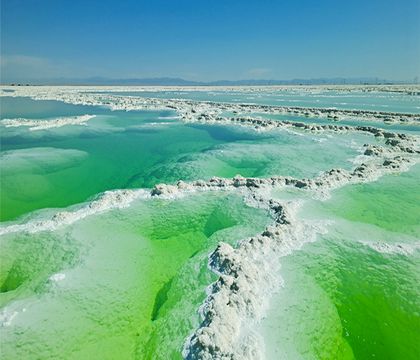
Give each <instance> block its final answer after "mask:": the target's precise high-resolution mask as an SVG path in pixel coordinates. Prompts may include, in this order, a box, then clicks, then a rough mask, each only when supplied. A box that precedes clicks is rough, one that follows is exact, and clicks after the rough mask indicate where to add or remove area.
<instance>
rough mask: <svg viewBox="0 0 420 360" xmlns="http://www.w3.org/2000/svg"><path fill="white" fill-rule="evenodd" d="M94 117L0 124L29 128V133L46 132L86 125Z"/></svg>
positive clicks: (17, 120)
mask: <svg viewBox="0 0 420 360" xmlns="http://www.w3.org/2000/svg"><path fill="white" fill-rule="evenodd" d="M95 116H96V115H80V116H66V117H58V118H54V119H50V120H41V119H24V118H18V119H3V120H2V122H1V123H2V124H3V125H4V126H5V127H7V128H8V127H21V126H26V127H29V130H30V131H36V130H46V129H51V128H58V127H62V126H66V125H86V123H87V122H88V121H89V120H90V119H93V118H94V117H95Z"/></svg>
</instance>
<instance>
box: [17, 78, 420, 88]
mask: <svg viewBox="0 0 420 360" xmlns="http://www.w3.org/2000/svg"><path fill="white" fill-rule="evenodd" d="M414 82H416V81H414ZM408 83H410V84H411V83H413V82H412V81H395V80H386V79H379V78H338V77H337V78H319V79H293V80H267V79H246V80H217V81H209V82H205V81H192V80H185V79H181V78H171V77H159V78H132V79H112V78H105V77H90V78H80V79H69V78H56V79H43V80H32V81H28V82H19V83H18V82H15V83H13V85H18V84H19V85H27V84H30V85H139V86H141V85H143V86H246V85H250V86H252V85H253V86H258V85H262V86H264V85H334V84H337V85H343V84H349V85H354V84H408Z"/></svg>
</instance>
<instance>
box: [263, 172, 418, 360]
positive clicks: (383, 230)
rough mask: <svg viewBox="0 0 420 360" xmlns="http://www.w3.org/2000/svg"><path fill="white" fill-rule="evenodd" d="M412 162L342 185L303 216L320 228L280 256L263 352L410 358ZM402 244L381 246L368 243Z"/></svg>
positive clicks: (414, 231)
mask: <svg viewBox="0 0 420 360" xmlns="http://www.w3.org/2000/svg"><path fill="white" fill-rule="evenodd" d="M419 176H420V167H419V166H416V167H414V168H413V169H412V170H411V171H410V172H408V173H405V174H402V175H398V176H386V177H384V178H383V179H380V180H379V181H377V182H375V183H368V184H363V185H355V186H347V187H344V188H342V189H339V190H337V191H335V192H334V194H333V196H332V198H331V199H330V200H327V201H325V202H323V203H317V202H316V203H312V204H310V205H309V206H308V207H307V208H305V210H304V211H303V214H302V215H303V216H304V217H308V218H310V219H312V220H314V219H320V220H322V219H329V220H330V221H332V223H331V224H330V225H327V229H328V233H326V234H324V235H320V236H319V239H318V240H317V241H316V242H314V243H309V244H307V245H305V246H304V247H303V249H302V250H300V251H296V252H295V253H293V254H292V255H290V256H288V257H285V258H284V259H283V260H282V269H281V275H282V277H283V278H284V281H285V286H284V288H283V289H282V290H280V292H279V293H278V294H276V295H275V296H274V298H273V300H272V303H271V307H270V310H269V311H268V314H267V317H266V319H265V320H264V321H263V322H262V326H261V329H262V330H261V332H262V333H263V334H264V336H265V339H266V346H267V354H268V358H270V359H271V358H273V359H274V358H277V359H291V358H303V359H313V358H317V359H417V358H418V354H419V346H418V344H419V343H420V331H419V330H420V313H419V308H420V301H419V298H420V297H419V296H420V292H419V287H418V283H419V280H420V278H419V266H418V264H419V261H420V252H419V250H418V248H417V250H416V246H417V247H418V244H419V242H420V236H419V234H420V205H419V204H420V201H419V198H418V194H419V193H420V183H419V181H418V179H419ZM370 243H372V244H376V243H379V244H390V245H396V244H397V243H400V244H403V245H404V246H406V248H408V249H413V250H412V251H411V252H410V253H408V254H400V253H394V254H388V253H381V252H378V251H376V250H374V249H372V248H371V247H370V246H369V244H370Z"/></svg>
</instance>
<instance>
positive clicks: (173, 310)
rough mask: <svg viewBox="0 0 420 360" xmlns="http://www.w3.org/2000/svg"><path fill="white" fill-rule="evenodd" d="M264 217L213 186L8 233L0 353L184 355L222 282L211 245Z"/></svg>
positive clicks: (258, 224) (247, 230)
mask: <svg viewBox="0 0 420 360" xmlns="http://www.w3.org/2000/svg"><path fill="white" fill-rule="evenodd" d="M267 221H268V217H267V215H266V214H265V212H263V211H261V210H255V209H252V208H249V207H247V206H246V205H244V203H243V202H242V199H241V198H240V197H238V196H233V195H229V194H228V193H227V194H226V193H209V194H197V195H190V196H188V197H186V198H181V199H178V200H155V199H153V200H142V201H137V202H136V203H135V204H133V205H132V206H131V207H130V208H127V209H123V210H113V211H109V212H107V213H104V214H100V215H96V216H91V217H89V218H86V219H85V220H81V221H79V222H77V223H75V224H74V225H72V226H68V227H65V228H62V229H59V230H57V231H55V232H54V233H49V232H42V233H37V234H34V235H25V234H20V233H18V234H10V235H7V236H3V237H2V238H1V243H0V244H1V253H0V254H1V261H0V266H1V267H0V269H1V271H0V284H1V291H2V292H1V294H0V295H1V297H0V299H1V303H2V305H3V306H5V307H4V308H3V309H4V312H5V313H6V314H9V315H10V314H13V313H14V312H16V313H17V314H16V315H15V317H13V326H7V325H6V326H3V328H2V330H1V332H2V335H1V339H2V340H1V342H2V346H1V352H2V355H3V356H2V357H3V358H5V359H6V358H7V359H15V358H19V359H40V358H41V359H51V358H55V359H57V358H66V359H92V358H95V359H129V358H137V359H179V358H181V355H180V354H181V349H182V345H183V343H184V341H185V338H186V337H187V336H188V335H189V334H190V333H191V332H192V331H193V330H194V328H195V327H197V326H198V324H199V316H198V312H197V309H198V307H199V306H200V304H201V303H202V301H203V300H204V298H205V296H206V293H205V288H206V287H207V286H208V285H209V284H210V283H211V282H212V281H214V280H215V276H214V275H213V274H212V273H211V272H210V271H209V270H208V269H207V256H208V254H209V252H211V251H212V250H213V249H214V248H215V247H216V245H217V242H218V241H226V242H229V243H231V244H234V243H235V241H237V240H240V239H242V238H244V237H247V236H251V235H253V234H255V233H258V232H260V231H262V230H263V228H264V226H265V224H266V223H267ZM57 273H58V274H61V275H58V278H57V279H54V278H51V276H52V275H54V274H57ZM56 276H57V275H56ZM60 276H62V277H63V278H60ZM12 300H13V301H12Z"/></svg>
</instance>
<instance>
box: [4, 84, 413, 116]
mask: <svg viewBox="0 0 420 360" xmlns="http://www.w3.org/2000/svg"><path fill="white" fill-rule="evenodd" d="M140 89H141V91H146V89H144V88H140ZM206 89H207V90H208V88H206ZM238 89H239V90H240V91H255V92H258V91H260V89H259V88H238ZM238 89H237V90H238ZM409 89H410V90H407V91H410V92H415V91H416V90H414V89H417V88H416V87H409ZM7 90H10V89H7ZM13 90H14V91H13V92H5V91H3V92H0V96H27V97H31V98H33V99H36V100H58V101H63V102H66V103H70V104H78V105H96V106H106V107H109V108H110V109H112V110H148V109H150V110H152V109H173V110H176V111H177V112H178V113H180V114H181V115H182V116H183V118H185V119H191V118H194V117H198V116H200V115H203V114H204V115H206V116H210V117H214V116H217V115H220V114H221V113H222V112H233V113H238V114H246V113H261V114H272V115H279V114H280V115H293V116H305V117H324V118H329V119H331V120H335V121H338V120H342V119H357V120H371V121H383V122H387V123H393V122H402V123H410V124H419V123H420V115H419V114H408V113H397V112H386V111H372V110H345V109H336V108H317V107H316V108H314V107H301V106H274V105H261V104H243V103H227V102H213V101H195V100H194V101H193V100H186V99H164V98H147V97H136V96H127V95H114V94H108V93H106V92H105V91H107V90H108V91H118V88H117V89H115V88H114V89H107V88H96V87H93V88H92V87H86V88H83V89H80V88H73V87H18V88H13ZM153 90H154V89H153V88H147V91H153ZM417 91H418V89H417Z"/></svg>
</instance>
